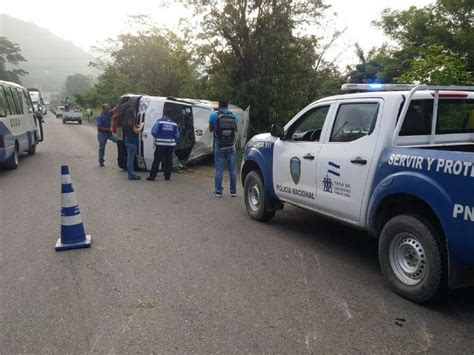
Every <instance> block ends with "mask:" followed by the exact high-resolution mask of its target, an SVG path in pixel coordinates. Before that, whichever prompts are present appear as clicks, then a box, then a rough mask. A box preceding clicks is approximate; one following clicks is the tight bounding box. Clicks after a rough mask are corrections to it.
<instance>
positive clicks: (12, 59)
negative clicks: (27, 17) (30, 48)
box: [0, 37, 28, 83]
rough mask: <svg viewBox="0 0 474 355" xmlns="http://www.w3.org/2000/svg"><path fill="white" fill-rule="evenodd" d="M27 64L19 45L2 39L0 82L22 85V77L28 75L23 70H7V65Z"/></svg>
mask: <svg viewBox="0 0 474 355" xmlns="http://www.w3.org/2000/svg"><path fill="white" fill-rule="evenodd" d="M20 62H26V59H25V58H23V56H22V55H21V50H20V47H19V46H18V44H15V43H12V42H10V41H9V40H8V39H7V38H6V37H0V80H7V81H13V82H16V83H20V76H22V75H25V74H28V73H27V72H26V71H24V70H23V69H11V70H7V64H10V65H18V64H19V63H20Z"/></svg>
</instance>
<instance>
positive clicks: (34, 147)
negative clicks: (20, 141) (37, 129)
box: [27, 143, 38, 155]
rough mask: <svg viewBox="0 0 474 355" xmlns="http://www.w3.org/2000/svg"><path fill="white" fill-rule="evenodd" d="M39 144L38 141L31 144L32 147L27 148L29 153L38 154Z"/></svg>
mask: <svg viewBox="0 0 474 355" xmlns="http://www.w3.org/2000/svg"><path fill="white" fill-rule="evenodd" d="M37 145H38V143H35V144H33V145H32V146H31V148H30V149H28V150H27V153H28V154H29V155H35V154H36V146H37Z"/></svg>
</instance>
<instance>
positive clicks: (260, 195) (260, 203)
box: [244, 171, 275, 222]
mask: <svg viewBox="0 0 474 355" xmlns="http://www.w3.org/2000/svg"><path fill="white" fill-rule="evenodd" d="M244 200H245V207H246V208H247V213H248V214H249V216H250V217H251V218H252V219H255V220H257V221H261V222H263V221H268V220H269V219H271V218H273V216H275V211H274V210H271V211H267V210H266V209H265V206H266V205H267V202H268V201H267V197H266V192H265V186H264V185H263V182H262V179H261V177H260V175H259V174H258V173H257V172H256V171H251V172H249V173H248V175H247V176H246V177H245V182H244Z"/></svg>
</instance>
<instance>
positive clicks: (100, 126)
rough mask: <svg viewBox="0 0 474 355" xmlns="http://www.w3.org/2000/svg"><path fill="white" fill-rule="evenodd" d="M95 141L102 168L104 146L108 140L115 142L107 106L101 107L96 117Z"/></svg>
mask: <svg viewBox="0 0 474 355" xmlns="http://www.w3.org/2000/svg"><path fill="white" fill-rule="evenodd" d="M97 131H98V132H97V139H98V141H99V166H104V155H105V144H106V143H107V140H108V139H110V140H111V141H112V142H114V143H115V142H116V141H117V137H116V136H115V134H113V133H112V111H110V105H109V104H103V105H102V112H101V113H100V114H99V116H98V117H97Z"/></svg>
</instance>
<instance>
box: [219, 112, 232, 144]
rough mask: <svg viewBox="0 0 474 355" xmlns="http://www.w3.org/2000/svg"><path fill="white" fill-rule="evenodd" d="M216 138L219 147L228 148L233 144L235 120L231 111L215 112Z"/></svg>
mask: <svg viewBox="0 0 474 355" xmlns="http://www.w3.org/2000/svg"><path fill="white" fill-rule="evenodd" d="M217 115H218V116H217V123H216V130H215V131H216V138H217V143H218V144H219V148H221V149H229V148H233V147H234V146H235V131H236V129H237V122H236V120H235V119H234V116H233V115H232V113H230V112H229V113H223V112H218V113H217Z"/></svg>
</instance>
